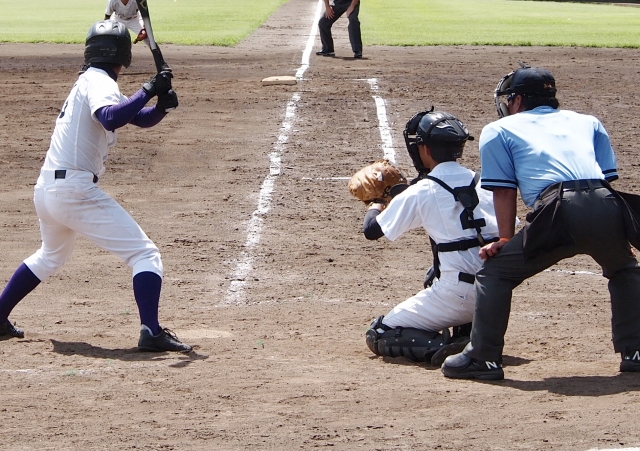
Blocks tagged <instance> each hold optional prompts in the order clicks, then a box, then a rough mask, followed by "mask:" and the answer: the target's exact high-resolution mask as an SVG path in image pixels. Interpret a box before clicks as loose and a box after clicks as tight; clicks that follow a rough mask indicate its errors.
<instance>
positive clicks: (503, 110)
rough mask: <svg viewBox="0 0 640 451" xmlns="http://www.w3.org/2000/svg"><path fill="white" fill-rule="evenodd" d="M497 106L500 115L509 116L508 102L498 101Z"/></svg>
mask: <svg viewBox="0 0 640 451" xmlns="http://www.w3.org/2000/svg"><path fill="white" fill-rule="evenodd" d="M496 108H497V110H498V116H500V117H501V118H502V117H506V116H509V114H510V113H509V107H508V106H507V104H506V103H504V102H502V101H498V102H497V104H496Z"/></svg>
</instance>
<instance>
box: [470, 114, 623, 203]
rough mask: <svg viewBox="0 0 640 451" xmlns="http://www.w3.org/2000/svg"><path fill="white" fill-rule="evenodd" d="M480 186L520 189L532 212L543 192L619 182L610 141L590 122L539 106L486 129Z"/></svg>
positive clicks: (592, 119) (482, 138)
mask: <svg viewBox="0 0 640 451" xmlns="http://www.w3.org/2000/svg"><path fill="white" fill-rule="evenodd" d="M480 160H481V163H482V181H481V186H482V187H483V188H485V189H488V190H492V189H494V188H512V189H516V188H518V189H520V195H521V196H522V200H523V201H524V203H525V204H526V205H527V206H532V205H533V202H534V201H535V200H536V198H537V197H538V195H539V194H540V193H541V192H542V190H544V189H545V188H546V187H547V186H549V185H552V184H554V183H558V182H564V181H567V180H580V179H606V180H608V181H611V180H615V179H617V178H618V172H617V169H616V157H615V155H614V153H613V148H612V147H611V142H610V140H609V135H608V134H607V131H606V130H605V129H604V126H603V125H602V123H601V122H600V121H599V120H598V119H597V118H595V117H593V116H588V115H585V114H580V113H576V112H574V111H569V110H556V109H554V108H551V107H548V106H541V107H538V108H535V109H533V110H529V111H523V112H521V113H517V114H514V115H511V116H507V117H504V118H502V119H499V120H497V121H495V122H492V123H490V124H488V125H486V126H485V127H484V128H483V129H482V133H481V134H480Z"/></svg>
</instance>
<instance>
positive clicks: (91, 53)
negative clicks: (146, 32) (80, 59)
mask: <svg viewBox="0 0 640 451" xmlns="http://www.w3.org/2000/svg"><path fill="white" fill-rule="evenodd" d="M84 63H85V65H90V64H91V63H108V64H114V65H122V66H124V67H129V64H131V35H130V34H129V30H128V29H127V27H126V26H125V25H124V24H121V23H120V22H117V21H115V20H101V21H99V22H96V23H95V24H93V25H92V26H91V29H89V33H87V39H86V41H85V47H84Z"/></svg>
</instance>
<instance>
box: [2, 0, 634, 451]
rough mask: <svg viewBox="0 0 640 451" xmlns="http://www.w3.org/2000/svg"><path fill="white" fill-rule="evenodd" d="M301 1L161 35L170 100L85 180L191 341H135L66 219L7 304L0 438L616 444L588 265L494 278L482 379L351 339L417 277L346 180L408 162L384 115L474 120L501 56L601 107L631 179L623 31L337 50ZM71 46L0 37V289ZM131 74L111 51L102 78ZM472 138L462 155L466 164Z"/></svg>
mask: <svg viewBox="0 0 640 451" xmlns="http://www.w3.org/2000/svg"><path fill="white" fill-rule="evenodd" d="M179 1H180V0H179ZM321 3H322V2H321V1H318V0H289V1H286V2H284V3H282V5H281V6H280V7H279V8H278V9H277V10H276V12H275V13H274V14H272V15H270V16H269V17H268V19H267V20H266V21H265V22H264V23H263V24H262V25H261V26H260V27H259V28H257V29H256V30H255V31H254V32H252V33H251V34H249V35H248V37H247V38H245V39H243V40H241V42H239V43H238V44H237V45H234V46H224V47H223V46H187V45H179V44H172V43H166V44H164V45H162V52H163V54H164V57H165V59H166V60H167V62H168V63H169V64H170V65H171V67H172V68H173V71H174V74H175V78H174V87H175V90H176V91H177V93H178V96H179V99H180V106H179V108H178V109H177V110H176V111H174V112H172V113H170V115H169V116H168V117H167V118H166V119H165V120H164V121H163V122H162V123H161V124H160V125H158V126H156V127H154V128H151V129H147V130H141V129H138V128H135V127H132V126H127V127H125V128H123V129H121V130H120V131H119V133H118V144H117V146H116V147H114V148H113V149H112V150H111V152H110V155H109V160H108V161H107V172H106V174H105V175H104V176H103V177H102V178H101V179H100V182H99V183H100V186H101V187H102V188H103V189H104V190H105V191H106V192H108V193H109V194H110V195H112V196H113V197H114V198H115V199H116V200H117V201H118V202H119V203H120V204H121V205H123V206H124V207H125V208H126V209H127V210H128V211H129V212H130V213H131V215H132V216H133V217H134V218H135V219H136V220H137V221H138V222H139V223H140V225H141V226H142V228H143V229H144V230H145V231H146V232H147V234H148V235H149V237H150V238H151V239H152V240H153V241H154V242H155V243H156V244H157V245H158V247H159V249H160V251H161V253H162V258H163V263H164V268H165V278H164V285H163V293H162V298H161V304H160V321H161V324H162V325H163V326H164V327H168V328H170V329H172V330H173V331H174V332H175V333H176V334H177V335H178V337H179V338H180V339H182V340H183V341H185V342H186V343H189V344H191V345H193V346H194V348H195V349H194V351H193V352H192V353H190V354H188V355H182V354H169V353H166V354H164V353H162V354H150V353H141V352H138V351H137V349H136V344H137V338H138V331H139V319H138V315H137V310H136V304H135V301H134V299H133V295H132V290H131V273H130V269H129V268H128V267H127V266H126V265H124V264H123V263H122V262H121V261H119V260H118V259H116V258H115V257H113V256H111V255H110V254H108V253H105V252H104V251H102V250H100V249H98V248H97V247H95V246H94V245H93V244H91V243H89V242H88V241H86V240H84V239H79V240H78V242H77V245H76V249H75V251H74V253H73V255H72V257H71V258H70V259H69V261H68V262H67V264H66V265H65V266H64V267H63V268H62V269H61V270H60V271H59V272H58V273H56V274H55V275H54V276H52V277H50V278H49V279H47V280H46V281H45V282H44V283H43V284H41V285H40V286H38V288H37V289H36V290H35V291H34V292H33V293H31V294H30V295H29V296H28V297H27V298H26V299H25V300H24V301H23V302H21V303H20V304H19V305H18V307H17V308H16V309H15V310H14V312H13V313H12V315H11V319H12V320H13V321H16V322H17V323H18V325H20V326H21V327H23V328H24V329H25V338H24V339H11V340H3V341H0V444H1V445H0V446H1V447H2V448H3V449H6V450H109V451H110V450H132V449H145V450H181V451H182V450H203V451H204V450H214V449H215V450H229V451H231V450H233V451H235V450H273V451H276V450H278V451H279V450H308V449H317V448H323V449H324V448H327V449H333V450H357V449H362V450H384V451H387V450H482V451H485V450H486V451H489V450H531V451H534V450H536V451H537V450H543V451H550V450H568V451H588V450H609V449H627V450H629V449H639V448H640V430H639V428H638V416H639V415H640V377H638V376H636V375H634V374H629V373H625V374H622V373H619V372H618V366H619V361H620V359H619V356H618V355H616V354H614V352H613V346H612V343H611V327H610V318H611V311H610V304H609V300H608V291H607V284H606V279H604V278H603V277H602V276H601V271H600V268H599V267H598V266H597V265H596V264H595V263H594V262H593V261H591V260H590V259H589V258H586V257H576V258H572V259H569V260H565V261H563V262H561V263H560V264H558V265H557V266H554V267H552V268H551V269H550V270H548V271H545V272H543V273H541V274H539V275H538V276H536V277H534V278H532V279H529V280H528V281H526V282H525V283H524V284H523V285H521V286H520V287H518V288H517V289H516V290H515V292H514V302H513V307H512V312H511V321H510V324H509V330H508V332H507V336H506V347H505V361H504V370H505V380H504V381H499V382H473V381H456V380H449V379H445V378H444V377H443V376H442V374H441V372H440V370H439V369H438V368H435V367H431V366H429V365H426V364H417V363H413V362H410V361H407V360H404V359H402V358H398V359H390V358H380V357H376V356H374V355H372V354H371V352H370V351H369V349H368V348H367V347H366V345H365V342H364V333H365V330H366V329H367V327H368V325H369V323H370V322H371V320H372V319H373V318H374V317H376V316H378V315H382V314H385V313H386V312H387V311H388V310H389V309H390V308H391V307H393V306H394V305H395V304H397V303H398V302H400V301H402V300H404V299H406V298H407V297H409V296H410V295H412V294H414V293H415V292H416V291H418V290H419V289H420V287H421V286H422V280H423V278H424V275H425V272H426V270H427V269H428V268H429V267H430V266H431V260H432V258H431V252H430V249H429V246H428V238H427V236H426V235H425V234H424V233H423V232H420V231H416V232H412V233H409V234H406V235H405V236H403V237H402V238H400V239H399V240H398V241H396V242H390V241H385V240H384V239H382V240H379V241H376V242H369V241H367V240H365V239H364V237H363V236H362V233H361V225H362V219H363V216H364V212H365V207H364V205H363V204H362V203H360V202H358V201H356V200H355V199H354V198H352V197H351V196H350V194H349V191H348V189H347V180H348V178H349V177H350V176H351V175H352V174H353V173H354V172H355V171H356V170H357V169H359V168H361V167H362V166H364V165H365V164H368V163H370V162H372V161H374V160H376V159H379V158H381V157H382V156H390V155H391V156H393V157H394V158H395V160H396V161H397V163H398V164H399V165H400V166H402V167H404V168H405V169H407V170H408V172H409V173H410V174H412V175H413V174H414V172H415V171H413V168H412V166H411V161H410V159H409V157H408V155H407V153H406V150H405V146H404V141H403V137H402V130H403V129H404V125H405V123H406V121H407V120H408V119H409V118H410V117H411V116H412V115H413V114H414V113H415V112H417V111H420V110H423V109H425V108H428V107H430V106H431V105H434V106H435V107H436V108H437V109H440V110H445V111H448V112H450V113H452V114H454V115H456V116H457V117H459V118H460V119H461V120H463V121H464V122H465V124H466V125H467V126H468V128H469V130H470V132H471V133H472V134H473V135H474V136H476V137H478V136H479V135H480V131H481V130H482V127H483V126H484V125H485V124H487V123H488V122H490V121H493V120H495V119H496V118H497V114H496V112H495V106H494V104H493V89H494V88H495V86H496V83H497V82H498V81H499V80H500V79H501V77H502V76H503V75H505V74H506V73H507V72H509V71H511V70H512V69H515V68H517V67H518V62H519V61H524V62H526V63H529V64H530V65H535V66H543V67H546V68H547V69H549V70H550V71H551V72H552V73H553V74H554V75H555V78H556V81H557V87H558V91H559V92H558V98H559V99H560V102H561V108H562V107H564V108H568V109H573V110H576V111H579V112H583V113H589V114H593V115H595V116H597V117H598V118H599V119H601V120H602V122H603V123H604V125H605V127H606V128H607V130H608V131H609V134H610V136H611V140H612V143H613V146H614V149H615V151H616V155H617V157H618V169H619V173H620V180H618V181H616V182H615V183H614V186H615V187H617V188H619V189H621V190H624V191H629V192H634V193H640V159H639V157H638V145H637V142H636V141H637V140H638V139H639V137H640V119H638V118H639V117H640V108H639V107H638V105H640V94H639V93H638V89H637V86H638V81H639V77H640V70H639V69H638V67H640V50H639V49H638V48H616V47H611V48H606V47H603V48H597V47H578V46H536V45H525V46H514V45H511V46H486V45H475V46H472V45H438V46H418V45H413V46H397V45H365V49H364V58H362V59H361V60H355V59H353V58H352V56H353V54H352V52H351V50H350V47H349V42H348V38H347V30H346V26H347V21H346V20H345V19H344V18H343V19H341V20H339V21H338V22H337V23H336V24H335V25H334V38H335V41H336V55H337V56H336V57H335V58H325V57H319V56H316V55H315V54H314V52H311V54H309V52H310V51H311V50H313V51H315V50H317V49H319V38H318V37H317V36H316V34H315V33H316V28H315V27H314V23H315V21H316V20H317V18H318V14H319V11H320V9H321V8H320V4H321ZM514 3H520V2H514ZM522 3H529V2H522ZM365 7H366V6H365V2H363V6H362V10H363V12H364V9H365ZM631 9H632V8H628V10H631ZM633 10H634V11H635V10H636V8H633ZM634 14H635V13H634ZM152 15H153V11H152ZM152 17H153V16H152ZM100 18H101V17H100V15H99V14H98V15H97V17H96V20H98V19H100ZM361 20H363V22H364V20H365V19H364V16H363V15H361ZM363 26H364V23H363ZM160 30H161V28H159V26H158V27H156V28H154V31H155V32H156V35H157V37H158V39H159V41H160V42H162V38H161V31H160ZM82 52H83V45H82V44H77V43H69V44H43V43H40V44H33V43H31V44H29V43H3V44H0V86H2V88H3V95H2V100H3V108H2V110H1V111H0V165H1V166H2V169H3V170H2V177H1V181H0V220H1V221H0V233H1V236H2V239H0V281H2V285H4V283H5V282H6V281H7V280H8V279H9V277H11V274H12V273H13V271H14V270H15V268H16V267H17V266H18V265H19V264H20V263H21V262H22V260H23V259H24V258H25V257H27V256H28V255H30V254H31V253H32V252H34V251H35V250H36V249H37V248H38V247H39V245H40V235H39V228H38V220H37V215H36V213H35V209H34V206H33V202H32V196H33V185H34V183H35V181H36V179H37V176H38V171H39V169H40V166H41V165H42V162H43V159H44V155H45V152H46V150H47V148H48V143H49V138H50V136H51V132H52V130H53V125H54V122H55V118H56V115H57V114H58V111H59V110H60V107H61V104H62V102H63V101H64V99H65V97H66V96H67V94H68V92H69V89H70V88H71V86H72V85H73V83H74V82H75V79H76V74H77V71H78V69H79V68H80V67H81V65H82ZM153 72H154V64H153V59H152V57H151V54H150V52H149V50H148V49H147V48H146V47H144V46H143V45H142V44H138V45H136V46H134V48H133V62H132V64H131V66H130V67H129V68H128V69H126V70H125V71H124V72H123V73H122V74H121V76H120V78H119V84H120V88H121V90H122V92H123V93H124V94H127V95H130V94H132V93H134V92H135V91H136V90H138V89H139V88H140V86H141V84H142V83H143V82H144V81H146V80H148V79H149V78H150V76H151V75H152V74H153ZM296 74H297V75H298V76H299V80H298V83H297V84H296V85H274V86H263V85H262V83H261V80H262V79H264V78H266V77H270V76H275V75H296ZM477 142H478V141H477V140H476V141H473V142H470V143H468V145H467V147H466V150H465V153H464V155H463V158H462V160H461V162H462V163H463V164H464V165H466V166H468V167H470V168H472V169H475V170H477V169H480V168H479V158H478V147H477ZM526 211H527V210H526V209H525V208H524V206H523V205H522V204H519V216H520V217H521V218H522V217H524V215H525V214H526ZM593 220H594V222H596V221H597V220H598V218H593Z"/></svg>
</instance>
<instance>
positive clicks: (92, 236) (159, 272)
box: [0, 20, 191, 352]
mask: <svg viewBox="0 0 640 451" xmlns="http://www.w3.org/2000/svg"><path fill="white" fill-rule="evenodd" d="M130 62H131V36H130V34H129V31H128V30H127V28H126V26H124V25H123V24H121V23H119V22H116V21H112V20H106V21H101V22H97V23H96V24H94V25H93V26H92V27H91V29H90V31H89V34H88V36H87V40H86V44H85V65H87V68H86V70H85V71H84V72H83V73H82V74H81V75H80V76H79V78H78V80H77V81H76V83H75V84H74V85H73V88H72V89H71V92H70V93H69V96H68V97H67V99H66V100H65V102H64V104H63V106H62V109H61V111H60V113H59V115H58V118H57V119H56V125H55V128H54V130H53V134H52V136H51V142H50V146H49V150H48V151H47V154H46V157H45V161H44V164H43V166H42V168H41V170H40V176H39V178H38V181H37V183H36V186H35V189H34V203H35V207H36V212H37V214H38V219H39V221H40V234H41V238H42V246H41V247H40V249H38V251H36V252H35V253H34V254H33V255H31V256H30V257H28V258H27V259H25V260H24V262H23V263H22V265H20V267H19V268H18V269H17V270H16V272H15V273H14V275H13V276H12V278H11V280H10V281H9V283H8V285H7V286H6V287H5V289H4V291H3V292H2V294H1V295H0V336H11V337H18V338H22V337H24V332H23V331H22V330H21V329H19V328H18V327H16V326H15V325H14V324H12V323H11V322H10V321H9V320H8V317H9V314H10V313H11V311H12V310H13V308H14V307H15V306H16V305H17V304H18V303H19V302H20V301H21V300H22V299H23V298H24V297H25V296H26V295H27V294H28V293H30V292H31V291H32V290H33V289H35V288H36V286H37V285H39V284H40V282H42V281H44V280H45V279H46V278H47V277H49V276H50V275H52V274H53V273H54V272H56V271H57V270H58V269H59V268H60V267H61V266H62V265H63V264H64V263H65V261H66V260H67V258H68V257H69V256H70V255H71V252H72V251H73V248H74V245H75V242H76V237H77V235H81V236H84V237H85V238H87V239H88V240H90V241H92V242H94V243H95V244H97V245H98V246H100V247H101V248H102V249H105V250H107V251H109V252H111V253H112V254H114V255H116V256H118V257H120V258H121V259H122V260H123V261H124V262H125V263H126V264H127V265H128V266H129V267H130V268H131V269H132V272H133V291H134V296H135V300H136V303H137V304H138V309H139V313H140V320H141V332H140V339H139V342H138V347H139V348H140V349H141V350H145V351H181V352H188V351H190V350H191V347H190V346H188V345H186V344H183V343H181V342H180V341H179V340H178V339H177V338H176V337H175V335H174V334H173V333H171V332H170V331H168V330H167V329H163V328H162V327H160V325H159V323H158V306H159V300H160V290H161V286H162V276H163V268H162V260H161V258H160V252H159V251H158V248H157V247H156V246H155V244H154V243H153V242H152V241H151V240H150V239H149V238H148V237H147V235H146V234H145V233H144V231H143V230H142V229H141V228H140V226H139V225H138V224H137V223H136V221H135V220H134V219H133V218H132V217H131V216H130V215H129V213H127V211H126V210H125V209H124V208H122V207H121V206H120V205H119V204H118V203H117V202H116V201H115V200H113V199H112V198H111V197H110V196H109V195H107V194H106V193H105V192H104V191H102V190H101V189H100V188H99V186H98V181H99V178H100V176H102V174H104V171H105V167H104V163H105V161H106V160H107V157H108V151H109V148H110V147H113V146H114V145H115V144H116V130H117V129H118V128H121V127H123V126H125V125H126V124H133V125H136V126H138V127H152V126H154V125H156V124H158V123H159V122H160V121H161V120H162V119H163V118H164V117H165V116H166V114H167V110H171V109H173V108H175V106H177V95H176V94H175V92H174V91H173V90H172V89H171V74H167V73H160V74H158V75H156V76H155V77H153V79H152V80H151V81H150V82H147V83H144V84H143V87H142V89H140V90H139V91H137V92H136V93H135V94H134V95H133V96H131V98H129V99H128V98H127V97H125V96H124V95H123V94H121V93H120V90H119V88H118V84H117V79H118V74H119V73H120V71H121V70H122V68H123V67H128V66H129V64H130ZM156 95H157V96H158V102H157V104H156V105H155V106H153V107H145V104H146V103H147V102H148V101H149V100H151V99H152V98H153V97H155V96H156Z"/></svg>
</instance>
